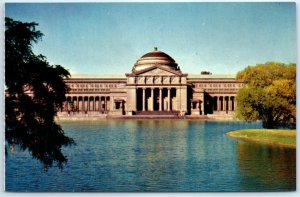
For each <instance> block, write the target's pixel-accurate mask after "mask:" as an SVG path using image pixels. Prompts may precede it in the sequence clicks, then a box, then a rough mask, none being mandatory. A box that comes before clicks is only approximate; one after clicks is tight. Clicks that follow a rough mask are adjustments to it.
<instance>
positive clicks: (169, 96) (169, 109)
mask: <svg viewBox="0 0 300 197" xmlns="http://www.w3.org/2000/svg"><path fill="white" fill-rule="evenodd" d="M170 94H171V91H170V88H168V111H171V102H170V100H171V99H170V98H171V95H170Z"/></svg>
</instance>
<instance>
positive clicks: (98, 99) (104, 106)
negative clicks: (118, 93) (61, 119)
mask: <svg viewBox="0 0 300 197" xmlns="http://www.w3.org/2000/svg"><path fill="white" fill-rule="evenodd" d="M111 100H112V99H111V98H110V97H109V96H67V100H66V101H65V103H64V107H63V109H62V110H63V111H73V112H75V111H77V112H79V111H84V112H87V111H102V112H105V111H107V110H109V109H110V107H109V104H110V103H111Z"/></svg>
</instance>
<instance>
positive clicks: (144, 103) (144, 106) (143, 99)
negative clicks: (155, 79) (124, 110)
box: [137, 88, 176, 111]
mask: <svg viewBox="0 0 300 197" xmlns="http://www.w3.org/2000/svg"><path fill="white" fill-rule="evenodd" d="M146 89H147V88H142V101H141V102H142V111H146ZM155 89H156V88H151V99H152V106H151V108H150V110H153V111H154V103H155V100H154V98H155V97H154V90H155ZM158 89H159V99H158V102H159V103H158V106H159V108H158V110H159V111H163V110H165V109H163V89H167V109H166V111H170V110H171V103H172V102H171V88H158ZM175 91H176V89H175ZM175 94H176V93H175ZM137 102H139V99H137ZM148 110H149V109H148Z"/></svg>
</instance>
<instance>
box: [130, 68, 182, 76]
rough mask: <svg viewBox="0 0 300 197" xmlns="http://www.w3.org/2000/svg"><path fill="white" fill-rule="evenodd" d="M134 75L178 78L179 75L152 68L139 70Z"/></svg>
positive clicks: (171, 71)
mask: <svg viewBox="0 0 300 197" xmlns="http://www.w3.org/2000/svg"><path fill="white" fill-rule="evenodd" d="M135 75H138V76H180V75H181V73H180V72H178V71H174V70H169V69H166V68H160V67H157V66H154V67H152V68H150V69H145V70H141V71H139V72H137V73H135Z"/></svg>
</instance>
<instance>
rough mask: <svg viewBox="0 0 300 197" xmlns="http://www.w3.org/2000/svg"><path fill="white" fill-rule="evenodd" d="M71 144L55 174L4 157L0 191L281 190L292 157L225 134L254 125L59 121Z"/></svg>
mask: <svg viewBox="0 0 300 197" xmlns="http://www.w3.org/2000/svg"><path fill="white" fill-rule="evenodd" d="M61 124H62V127H63V129H64V130H65V132H66V134H67V135H68V136H70V137H72V138H74V140H75V141H76V143H77V145H76V146H71V147H66V148H64V149H63V152H64V153H65V154H66V155H67V156H68V158H69V161H68V163H67V165H66V166H65V168H64V169H63V170H62V171H61V170H59V169H57V168H50V169H49V170H48V171H47V172H45V171H44V170H43V167H42V165H41V164H40V162H39V161H37V160H35V159H32V158H31V156H30V155H29V153H27V152H21V151H18V150H15V152H14V154H8V155H7V157H6V173H5V174H6V177H5V181H6V185H5V187H6V190H7V191H68V192H69V191H79V192H80V191H286V190H295V189H296V151H295V150H293V149H286V148H274V147H273V148H271V147H267V146H260V145H256V144H249V143H245V142H241V141H237V140H235V139H232V138H229V137H227V136H226V135H225V134H226V133H227V132H228V131H231V130H235V129H241V128H261V124H260V123H244V122H200V121H189V120H109V121H99V122H95V121H94V122H63V123H61Z"/></svg>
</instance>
